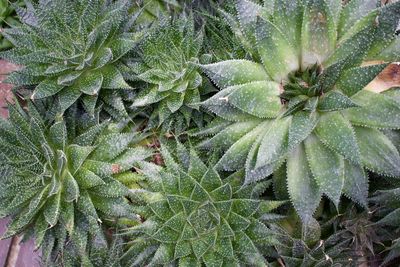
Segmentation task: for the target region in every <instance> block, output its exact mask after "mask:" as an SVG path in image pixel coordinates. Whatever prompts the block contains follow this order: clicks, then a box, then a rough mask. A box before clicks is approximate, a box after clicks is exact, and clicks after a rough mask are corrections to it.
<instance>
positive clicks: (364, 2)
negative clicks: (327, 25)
mask: <svg viewBox="0 0 400 267" xmlns="http://www.w3.org/2000/svg"><path fill="white" fill-rule="evenodd" d="M375 8H376V0H352V1H350V2H349V3H347V4H346V5H345V7H344V8H343V9H342V11H341V13H340V20H339V24H338V33H339V36H340V37H342V36H343V35H344V33H345V32H346V31H348V30H349V29H350V28H351V27H352V26H353V25H354V24H356V23H357V22H358V21H359V20H360V18H362V17H363V16H365V15H367V14H368V13H369V12H370V11H372V10H374V9H375Z"/></svg>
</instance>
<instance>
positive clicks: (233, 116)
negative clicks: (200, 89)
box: [202, 86, 256, 121]
mask: <svg viewBox="0 0 400 267" xmlns="http://www.w3.org/2000/svg"><path fill="white" fill-rule="evenodd" d="M236 88H237V87H236V86H231V87H228V88H226V89H223V90H221V91H220V92H218V93H217V94H215V95H213V96H212V97H210V98H209V99H207V100H206V101H204V102H203V103H202V106H203V107H205V108H206V109H208V110H209V111H211V112H213V113H215V114H217V115H218V116H219V117H221V118H223V119H225V120H229V121H247V120H249V119H256V117H254V116H251V115H250V114H246V113H245V112H243V111H241V110H240V109H238V108H236V107H234V106H233V105H231V104H229V94H230V93H232V92H233V91H234V90H235V89H236Z"/></svg>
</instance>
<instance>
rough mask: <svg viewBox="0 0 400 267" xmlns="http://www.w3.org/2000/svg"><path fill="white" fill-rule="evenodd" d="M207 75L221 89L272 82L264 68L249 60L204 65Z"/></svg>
mask: <svg viewBox="0 0 400 267" xmlns="http://www.w3.org/2000/svg"><path fill="white" fill-rule="evenodd" d="M202 68H203V70H204V72H205V73H206V75H207V76H208V77H209V78H210V79H211V80H212V81H213V82H214V83H215V84H216V85H217V86H218V87H219V88H225V87H228V86H232V85H238V84H243V83H249V82H255V81H267V80H270V78H269V76H268V74H267V72H266V71H265V69H264V67H263V66H262V65H261V64H259V63H255V62H252V61H248V60H227V61H221V62H218V63H214V64H208V65H202Z"/></svg>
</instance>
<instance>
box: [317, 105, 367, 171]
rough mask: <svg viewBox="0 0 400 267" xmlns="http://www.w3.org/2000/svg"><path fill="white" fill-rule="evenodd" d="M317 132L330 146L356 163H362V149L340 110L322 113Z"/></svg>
mask: <svg viewBox="0 0 400 267" xmlns="http://www.w3.org/2000/svg"><path fill="white" fill-rule="evenodd" d="M315 133H316V134H317V136H318V137H319V139H320V140H321V141H322V143H324V144H325V145H327V146H328V147H329V148H331V149H332V150H334V151H336V152H338V153H339V154H341V155H342V156H344V157H345V158H347V159H349V160H350V161H352V162H354V163H356V164H358V163H360V151H359V148H358V144H357V140H356V136H355V134H354V130H353V128H352V126H351V124H350V122H349V121H348V120H347V119H345V118H344V117H343V115H342V114H341V113H340V112H328V113H325V114H323V115H321V117H320V120H319V123H318V124H317V126H316V128H315Z"/></svg>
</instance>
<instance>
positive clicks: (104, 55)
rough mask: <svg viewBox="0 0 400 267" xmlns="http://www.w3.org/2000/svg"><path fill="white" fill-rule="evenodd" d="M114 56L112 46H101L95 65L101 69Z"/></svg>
mask: <svg viewBox="0 0 400 267" xmlns="http://www.w3.org/2000/svg"><path fill="white" fill-rule="evenodd" d="M112 58H113V53H112V51H111V49H110V48H108V47H104V48H101V49H100V50H99V52H98V54H97V58H96V60H95V62H94V67H95V68H96V69H100V68H102V67H104V66H105V65H107V63H109V62H110V61H111V60H112Z"/></svg>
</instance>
